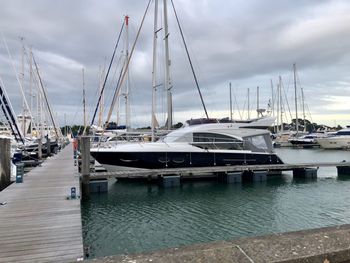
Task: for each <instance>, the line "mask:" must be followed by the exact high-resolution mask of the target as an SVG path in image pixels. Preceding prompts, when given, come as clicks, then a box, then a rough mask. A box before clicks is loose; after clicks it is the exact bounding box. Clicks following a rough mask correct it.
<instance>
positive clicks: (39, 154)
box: [38, 136, 43, 161]
mask: <svg viewBox="0 0 350 263" xmlns="http://www.w3.org/2000/svg"><path fill="white" fill-rule="evenodd" d="M38 159H39V161H41V160H42V159H43V141H42V140H41V136H40V138H39V140H38Z"/></svg>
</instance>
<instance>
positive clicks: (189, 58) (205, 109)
mask: <svg viewBox="0 0 350 263" xmlns="http://www.w3.org/2000/svg"><path fill="white" fill-rule="evenodd" d="M171 5H172V7H173V10H174V14H175V18H176V21H177V25H178V27H179V30H180V34H181V37H182V41H183V44H184V46H185V50H186V54H187V58H188V61H189V63H190V66H191V70H192V74H193V78H194V81H195V83H196V87H197V90H198V93H199V96H200V99H201V102H202V105H203V108H204V112H205V115H206V117H207V119H209V115H208V112H207V108H206V107H205V103H204V100H203V96H202V92H201V90H200V88H199V84H198V80H197V76H196V73H195V71H194V68H193V65H192V60H191V57H190V54H189V52H188V48H187V44H186V41H185V37H184V34H183V32H182V28H181V25H180V21H179V18H178V16H177V12H176V9H175V5H174V2H173V0H171Z"/></svg>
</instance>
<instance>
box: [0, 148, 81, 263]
mask: <svg viewBox="0 0 350 263" xmlns="http://www.w3.org/2000/svg"><path fill="white" fill-rule="evenodd" d="M71 187H76V189H77V195H78V196H79V195H80V193H79V175H78V172H77V167H75V166H74V162H73V151H72V148H71V147H69V146H68V147H66V148H64V149H63V150H62V151H61V152H59V153H58V154H57V155H55V156H54V157H52V158H50V159H47V160H46V161H45V162H44V163H43V164H42V166H40V167H36V168H34V169H33V170H31V171H30V172H29V173H27V174H26V175H25V176H24V177H23V183H13V184H12V185H10V186H9V187H7V188H6V189H4V190H3V191H2V192H0V203H1V205H0V244H1V245H0V262H49V261H51V262H73V261H77V259H78V258H82V257H83V239H82V223H81V212H80V199H72V200H69V199H67V197H68V195H70V190H71Z"/></svg>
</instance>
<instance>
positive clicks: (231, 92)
mask: <svg viewBox="0 0 350 263" xmlns="http://www.w3.org/2000/svg"><path fill="white" fill-rule="evenodd" d="M230 120H231V121H232V90H231V82H230Z"/></svg>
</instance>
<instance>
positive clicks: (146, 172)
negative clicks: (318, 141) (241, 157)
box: [90, 162, 350, 179]
mask: <svg viewBox="0 0 350 263" xmlns="http://www.w3.org/2000/svg"><path fill="white" fill-rule="evenodd" d="M319 167H350V162H322V163H321V162H320V163H300V164H265V165H233V166H209V167H187V168H168V169H138V170H135V169H134V170H133V169H129V170H128V169H126V170H120V171H116V172H98V173H91V174H90V179H104V178H117V179H118V178H157V177H158V175H161V176H164V175H180V176H183V177H200V176H201V175H202V174H205V173H228V172H241V171H268V172H274V171H275V172H279V171H292V170H295V169H305V168H319Z"/></svg>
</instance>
